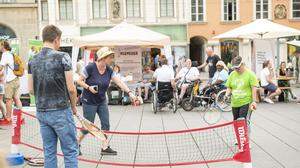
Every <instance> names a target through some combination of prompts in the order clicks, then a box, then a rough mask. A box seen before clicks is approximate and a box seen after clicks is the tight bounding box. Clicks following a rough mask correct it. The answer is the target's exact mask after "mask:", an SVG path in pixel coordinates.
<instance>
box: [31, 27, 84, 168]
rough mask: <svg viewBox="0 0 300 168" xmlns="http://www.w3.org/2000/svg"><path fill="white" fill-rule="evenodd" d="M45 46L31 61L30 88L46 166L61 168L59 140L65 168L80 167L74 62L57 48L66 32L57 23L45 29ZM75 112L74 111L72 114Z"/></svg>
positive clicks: (47, 167) (48, 167) (46, 167)
mask: <svg viewBox="0 0 300 168" xmlns="http://www.w3.org/2000/svg"><path fill="white" fill-rule="evenodd" d="M42 34H43V43H44V47H43V48H42V50H41V51H40V53H38V54H37V55H35V56H34V57H33V59H32V60H30V62H29V64H28V73H29V76H28V80H29V90H30V93H31V94H34V96H35V98H36V107H37V113H36V116H37V119H38V120H39V123H40V131H41V134H42V140H43V148H44V158H45V164H44V167H45V168H57V158H56V153H57V140H58V139H59V141H60V144H61V149H62V152H63V154H64V160H65V167H72V168H77V167H78V161H77V155H78V143H77V139H76V127H75V123H74V118H73V114H76V112H77V110H76V88H75V86H74V82H73V73H72V62H71V58H70V56H69V55H68V54H67V53H64V52H59V51H57V50H58V49H59V47H60V38H61V34H62V32H61V31H60V30H59V29H58V28H57V27H55V26H53V25H48V26H46V27H45V28H44V29H43V33H42ZM72 113H73V114H72Z"/></svg>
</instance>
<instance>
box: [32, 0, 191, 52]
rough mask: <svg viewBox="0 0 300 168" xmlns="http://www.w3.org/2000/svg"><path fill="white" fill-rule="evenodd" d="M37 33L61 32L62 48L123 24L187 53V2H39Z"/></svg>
mask: <svg viewBox="0 0 300 168" xmlns="http://www.w3.org/2000/svg"><path fill="white" fill-rule="evenodd" d="M38 4H39V7H40V8H39V9H40V10H39V16H40V17H39V23H40V24H39V27H40V30H42V28H43V27H44V26H45V25H47V24H55V25H57V26H58V27H60V28H61V29H62V31H63V37H62V42H63V46H71V45H72V43H71V38H72V37H74V36H82V35H87V34H92V33H98V32H102V31H104V30H107V29H109V28H111V27H113V26H114V25H116V24H118V23H120V22H122V21H126V22H128V23H133V24H135V25H139V26H142V27H145V28H148V29H151V30H154V31H157V32H160V33H163V34H166V35H168V36H170V37H171V41H172V46H173V47H175V48H176V47H177V48H179V50H180V49H181V50H184V52H186V51H187V50H188V47H187V46H188V41H189V40H188V36H187V24H188V22H189V20H190V15H189V6H188V4H189V3H188V1H186V0H38Z"/></svg>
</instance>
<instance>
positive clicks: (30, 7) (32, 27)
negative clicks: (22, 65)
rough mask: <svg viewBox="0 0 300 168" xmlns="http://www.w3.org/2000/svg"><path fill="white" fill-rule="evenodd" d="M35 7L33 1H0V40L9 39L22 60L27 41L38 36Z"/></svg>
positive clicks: (35, 4)
mask: <svg viewBox="0 0 300 168" xmlns="http://www.w3.org/2000/svg"><path fill="white" fill-rule="evenodd" d="M37 7H38V5H37V3H36V1H35V0H0V16H1V17H0V38H1V39H10V40H11V42H12V43H13V45H15V46H17V47H16V48H17V50H18V53H19V54H20V55H21V56H22V57H23V58H24V59H26V58H27V54H28V51H29V42H28V40H29V39H35V38H37V37H38V35H39V29H38V13H37V11H38V10H37Z"/></svg>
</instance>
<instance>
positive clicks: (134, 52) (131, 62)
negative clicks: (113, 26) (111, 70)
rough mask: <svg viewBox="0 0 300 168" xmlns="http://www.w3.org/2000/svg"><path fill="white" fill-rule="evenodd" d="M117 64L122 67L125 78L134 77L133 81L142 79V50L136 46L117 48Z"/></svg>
mask: <svg viewBox="0 0 300 168" xmlns="http://www.w3.org/2000/svg"><path fill="white" fill-rule="evenodd" d="M114 51H115V63H116V64H117V65H119V66H120V69H121V73H122V75H124V76H127V75H132V76H133V81H140V80H141V79H142V49H141V48H140V47H136V46H125V47H117V48H115V49H114Z"/></svg>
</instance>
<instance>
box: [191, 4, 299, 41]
mask: <svg viewBox="0 0 300 168" xmlns="http://www.w3.org/2000/svg"><path fill="white" fill-rule="evenodd" d="M221 3H222V1H221V0H207V1H206V8H207V9H206V16H207V22H200V23H197V22H191V23H189V26H188V37H189V38H191V37H194V36H203V37H204V38H205V39H206V40H211V39H212V37H214V36H216V35H218V34H222V33H224V32H226V31H229V30H231V29H233V28H236V27H240V26H241V25H244V24H247V23H250V22H251V21H253V18H254V16H253V15H254V14H253V7H254V2H253V0H247V1H245V0H239V18H240V19H239V21H232V22H222V20H221V7H222V4H221ZM277 4H284V5H285V6H286V8H287V14H288V16H287V18H286V19H275V17H274V9H275V6H276V5H277ZM271 6H272V9H271V15H272V16H271V18H272V21H274V22H276V23H280V24H284V25H287V26H290V27H293V28H296V29H300V20H295V19H291V12H290V11H291V10H290V9H291V0H272V2H271Z"/></svg>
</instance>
